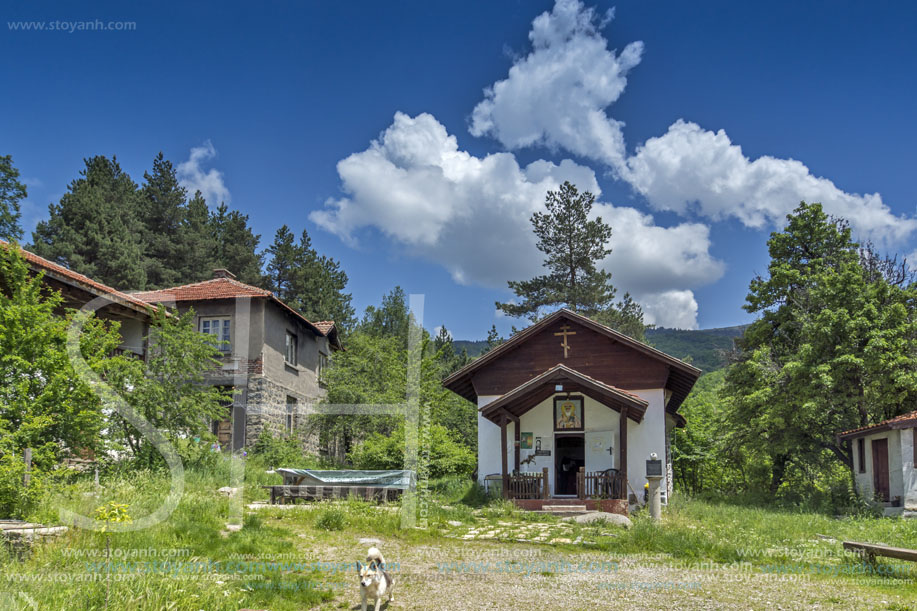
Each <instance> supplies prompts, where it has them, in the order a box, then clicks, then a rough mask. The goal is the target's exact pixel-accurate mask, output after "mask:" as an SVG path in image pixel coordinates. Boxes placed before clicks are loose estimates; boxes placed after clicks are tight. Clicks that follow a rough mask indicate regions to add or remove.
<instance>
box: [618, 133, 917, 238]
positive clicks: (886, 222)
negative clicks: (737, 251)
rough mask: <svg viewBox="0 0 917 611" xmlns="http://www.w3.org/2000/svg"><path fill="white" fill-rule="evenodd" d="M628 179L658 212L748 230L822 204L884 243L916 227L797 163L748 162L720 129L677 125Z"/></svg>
mask: <svg viewBox="0 0 917 611" xmlns="http://www.w3.org/2000/svg"><path fill="white" fill-rule="evenodd" d="M627 165H628V172H627V173H626V174H627V179H628V181H629V182H630V183H631V184H632V185H633V187H634V188H635V189H636V190H637V191H639V192H640V193H641V194H643V195H644V196H645V197H646V199H647V201H648V202H649V203H650V205H651V206H653V207H654V208H656V209H659V210H673V211H675V212H677V213H680V214H687V213H688V212H689V211H693V212H696V213H698V214H700V215H703V216H706V217H708V218H711V219H713V220H721V219H724V218H727V217H735V218H737V219H739V220H740V221H741V222H742V223H743V224H745V225H746V226H748V227H754V228H765V227H768V226H774V225H776V226H780V225H782V224H783V221H784V217H785V216H786V215H787V213H789V212H791V211H792V210H793V209H794V208H795V207H796V206H797V205H798V204H799V202H800V201H802V200H804V201H807V202H820V203H821V204H822V205H823V206H824V208H825V211H826V212H828V213H830V214H833V215H835V216H841V217H843V218H845V219H847V220H849V221H850V223H851V225H852V226H853V228H854V229H855V230H856V231H857V232H858V233H859V234H860V235H862V236H863V237H867V238H871V239H873V240H876V241H879V242H883V243H887V242H895V241H899V240H903V239H904V238H906V237H907V236H909V235H910V234H911V233H913V232H914V230H915V229H917V219H913V218H903V217H899V216H897V215H895V214H894V213H893V212H892V211H891V209H890V208H889V207H888V206H887V205H886V204H885V203H883V201H882V197H881V196H880V195H879V194H878V193H872V194H865V195H857V194H851V193H846V192H844V191H842V190H841V189H839V188H838V187H837V186H836V185H835V184H834V183H833V182H831V181H830V180H828V179H826V178H820V177H816V176H813V175H812V173H811V172H810V171H809V169H808V168H807V167H806V166H805V165H804V164H802V163H801V162H799V161H796V160H794V159H776V158H774V157H768V156H765V157H759V158H758V159H755V160H751V159H749V158H748V157H746V156H745V155H744V154H743V153H742V149H741V147H739V146H738V145H736V144H733V143H732V141H731V140H730V139H729V137H728V136H727V135H726V133H725V132H724V131H723V130H720V131H718V132H712V131H709V130H705V129H702V128H701V127H700V126H698V125H697V124H696V123H690V122H686V121H681V120H679V121H676V122H675V123H674V124H673V125H672V126H670V127H669V129H668V131H667V132H666V133H665V134H664V135H662V136H660V137H658V138H650V139H649V140H647V141H646V143H645V144H644V145H643V146H640V147H638V149H637V152H636V154H635V155H634V156H633V157H631V158H630V159H629V160H628V162H627Z"/></svg>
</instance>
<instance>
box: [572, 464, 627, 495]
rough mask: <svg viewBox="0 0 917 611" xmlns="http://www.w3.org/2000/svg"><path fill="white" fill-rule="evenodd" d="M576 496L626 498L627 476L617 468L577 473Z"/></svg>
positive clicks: (584, 470)
mask: <svg viewBox="0 0 917 611" xmlns="http://www.w3.org/2000/svg"><path fill="white" fill-rule="evenodd" d="M576 496H577V497H579V498H581V499H626V498H627V476H626V475H625V474H624V473H620V472H618V470H617V469H609V470H607V471H588V472H587V471H586V469H585V467H580V470H579V472H577V474H576Z"/></svg>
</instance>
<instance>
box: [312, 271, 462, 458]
mask: <svg viewBox="0 0 917 611" xmlns="http://www.w3.org/2000/svg"><path fill="white" fill-rule="evenodd" d="M414 324H415V323H414V322H413V320H412V317H411V314H410V312H409V311H408V306H407V302H406V296H405V294H404V291H403V290H401V288H400V287H396V288H395V289H394V290H392V291H391V292H390V293H389V294H388V295H386V296H385V297H383V299H382V304H381V306H378V307H375V306H371V307H369V308H367V309H366V313H365V315H364V317H363V320H362V321H361V322H360V323H359V324H358V325H357V326H356V327H355V329H354V331H353V332H352V333H351V334H350V335H349V337H348V340H347V350H346V351H345V352H336V353H334V355H333V356H332V359H331V367H330V368H329V369H328V370H327V372H326V373H325V375H324V382H325V384H326V387H327V396H326V398H325V401H324V402H325V403H330V404H364V405H366V404H389V405H391V404H403V403H404V402H405V400H406V396H407V378H408V339H407V336H408V333H409V330H410V329H411V326H412V325H414ZM418 331H419V335H420V337H421V346H420V350H419V355H420V389H419V390H420V397H419V400H420V406H421V407H420V409H421V415H420V418H421V423H422V425H423V424H424V423H429V424H436V425H440V426H443V427H445V428H446V429H447V430H449V431H450V435H452V436H453V437H454V438H455V439H457V440H460V442H461V443H462V444H463V445H465V446H468V447H469V448H472V449H474V448H475V447H476V445H477V435H476V429H475V423H476V418H477V410H476V408H475V406H474V405H472V404H471V403H470V402H468V401H466V400H465V399H462V398H461V397H459V396H458V395H455V394H454V393H452V392H450V391H448V390H446V389H445V388H443V387H442V383H441V382H442V379H443V378H444V377H445V376H446V375H448V374H449V373H451V371H453V370H454V369H455V368H456V367H457V365H458V360H457V357H456V356H455V350H454V347H453V346H452V341H451V338H449V337H448V333H445V334H444V335H443V334H441V336H440V338H439V341H437V340H434V339H432V338H431V337H430V336H429V334H428V333H427V332H426V331H424V330H422V329H420V330H418ZM447 338H448V340H447ZM402 420H403V418H402V416H391V415H378V416H377V415H372V414H364V415H360V416H334V415H329V416H319V417H316V418H315V419H314V421H313V426H314V427H315V428H317V429H319V430H320V431H321V434H322V441H323V443H325V444H327V445H328V446H330V447H331V448H332V449H333V450H336V451H335V452H333V453H336V455H337V456H338V457H339V458H343V457H344V456H345V455H347V454H348V453H350V452H351V451H352V450H353V448H354V446H355V445H357V444H359V443H360V442H361V441H362V440H364V439H366V438H367V436H369V435H370V434H371V433H379V434H381V435H390V434H392V433H393V432H394V431H395V430H396V428H397V427H398V426H399V423H400V422H401V421H402ZM402 460H403V457H402Z"/></svg>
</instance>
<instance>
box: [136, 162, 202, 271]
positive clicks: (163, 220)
mask: <svg viewBox="0 0 917 611" xmlns="http://www.w3.org/2000/svg"><path fill="white" fill-rule="evenodd" d="M143 178H144V180H145V181H146V182H145V184H144V185H143V188H142V189H141V190H140V198H139V202H140V206H139V207H140V218H141V221H142V222H143V225H144V227H143V229H144V232H143V234H144V235H143V239H144V245H145V252H144V255H145V264H146V277H147V286H148V287H149V288H163V287H168V286H175V285H177V284H183V283H184V282H186V281H188V275H189V273H188V272H189V270H188V265H189V263H190V261H189V258H188V252H187V251H188V248H187V245H186V244H185V243H184V239H186V238H188V237H189V236H188V235H187V234H186V233H184V232H182V231H181V229H182V222H183V221H184V219H185V216H186V214H187V210H186V206H185V197H186V195H187V193H186V191H185V189H184V187H182V186H181V185H180V184H179V183H178V178H177V176H176V174H175V168H174V167H173V166H172V163H171V162H170V161H168V160H167V159H165V158H164V157H163V155H162V153H161V152H160V153H159V155H157V156H156V158H155V159H154V160H153V171H152V173H149V172H145V173H144V175H143Z"/></svg>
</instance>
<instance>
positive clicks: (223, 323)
mask: <svg viewBox="0 0 917 611" xmlns="http://www.w3.org/2000/svg"><path fill="white" fill-rule="evenodd" d="M213 323H217V326H216V327H214V325H213ZM205 327H206V329H207V330H205ZM213 329H216V331H217V332H216V333H214V332H213ZM198 330H199V331H200V332H201V333H206V334H207V335H213V336H214V337H216V339H217V341H216V342H214V344H213V345H214V347H215V348H216V349H217V350H219V351H220V352H223V353H226V354H229V353H231V352H232V317H230V316H201V317H200V320H199V322H198ZM221 340H225V341H226V342H227V343H225V344H221V343H218V342H220V341H221Z"/></svg>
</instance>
